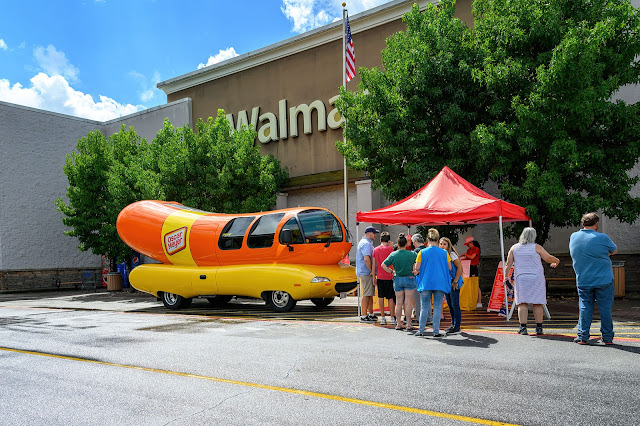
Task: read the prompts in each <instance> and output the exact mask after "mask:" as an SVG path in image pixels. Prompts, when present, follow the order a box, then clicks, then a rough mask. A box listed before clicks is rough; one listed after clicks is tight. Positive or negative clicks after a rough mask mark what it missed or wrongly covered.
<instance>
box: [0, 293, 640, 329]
mask: <svg viewBox="0 0 640 426" xmlns="http://www.w3.org/2000/svg"><path fill="white" fill-rule="evenodd" d="M547 299H548V304H547V307H548V309H549V312H550V313H551V315H553V314H554V313H556V314H560V313H564V314H574V315H578V297H577V296H571V295H568V296H564V295H549V296H548V298H547ZM485 302H486V301H485ZM301 303H305V304H306V303H311V302H308V301H302V302H301ZM161 304H162V302H159V301H157V300H156V298H155V297H154V296H151V295H150V294H147V293H141V292H138V291H133V292H132V291H131V289H124V290H123V291H106V289H101V290H98V291H97V292H93V291H84V292H81V291H79V290H72V289H63V290H60V291H55V290H54V291H41V292H24V293H0V305H12V306H29V307H43V308H46V307H49V308H64V309H91V310H105V311H133V310H140V309H146V308H151V307H154V306H159V305H161ZM340 305H342V306H357V305H358V299H357V297H355V296H349V297H347V298H346V299H340V298H336V299H335V300H334V302H333V303H332V305H331V306H340ZM485 306H486V303H485ZM479 311H480V310H479ZM479 311H478V312H479ZM596 315H597V310H596ZM613 318H614V319H615V320H617V321H638V322H640V294H638V293H627V295H626V297H624V298H622V299H616V300H615V301H614V302H613Z"/></svg>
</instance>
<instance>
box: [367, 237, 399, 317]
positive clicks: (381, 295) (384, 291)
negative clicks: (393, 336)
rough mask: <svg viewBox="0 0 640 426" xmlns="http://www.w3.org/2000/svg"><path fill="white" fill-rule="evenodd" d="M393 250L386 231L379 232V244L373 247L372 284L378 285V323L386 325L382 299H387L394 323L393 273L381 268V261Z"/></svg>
mask: <svg viewBox="0 0 640 426" xmlns="http://www.w3.org/2000/svg"><path fill="white" fill-rule="evenodd" d="M392 252H393V245H392V244H391V236H390V235H389V233H388V232H386V231H383V232H382V233H380V245H379V246H378V247H376V248H375V249H373V285H374V286H377V287H378V306H380V325H387V319H386V318H385V315H386V313H385V311H384V300H385V299H387V305H388V306H389V314H390V315H391V320H390V321H389V323H390V324H391V325H396V324H397V322H396V317H395V314H396V293H395V292H394V291H393V274H390V273H388V272H387V271H385V270H384V269H382V266H381V265H382V262H384V261H385V260H386V259H387V257H388V256H389V255H390V254H391V253H392Z"/></svg>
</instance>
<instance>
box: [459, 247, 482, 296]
mask: <svg viewBox="0 0 640 426" xmlns="http://www.w3.org/2000/svg"><path fill="white" fill-rule="evenodd" d="M464 245H465V246H467V247H468V249H467V252H466V253H465V254H463V255H462V256H460V259H469V260H470V261H471V266H470V267H469V276H470V277H479V276H480V274H479V272H478V263H479V261H480V244H478V242H477V241H476V240H475V238H473V237H467V238H466V239H465V240H464ZM476 308H482V292H481V291H480V285H479V284H478V302H477V303H476Z"/></svg>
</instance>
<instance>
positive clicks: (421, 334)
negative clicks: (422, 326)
mask: <svg viewBox="0 0 640 426" xmlns="http://www.w3.org/2000/svg"><path fill="white" fill-rule="evenodd" d="M414 336H416V337H424V333H420V332H419V331H416V332H415V334H414Z"/></svg>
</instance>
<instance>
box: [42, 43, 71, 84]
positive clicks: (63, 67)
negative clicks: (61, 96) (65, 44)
mask: <svg viewBox="0 0 640 426" xmlns="http://www.w3.org/2000/svg"><path fill="white" fill-rule="evenodd" d="M33 56H35V58H36V61H37V62H38V65H39V66H40V68H42V70H43V71H44V72H45V73H46V74H48V75H51V76H56V75H61V76H63V77H65V79H67V80H70V81H77V80H78V73H79V72H80V71H79V70H78V68H76V67H75V66H73V65H72V64H71V63H70V62H69V60H67V56H66V55H65V54H64V52H61V51H59V50H57V49H56V48H55V46H54V45H52V44H50V45H49V46H47V47H46V48H44V47H42V46H38V47H36V48H35V49H34V50H33Z"/></svg>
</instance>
